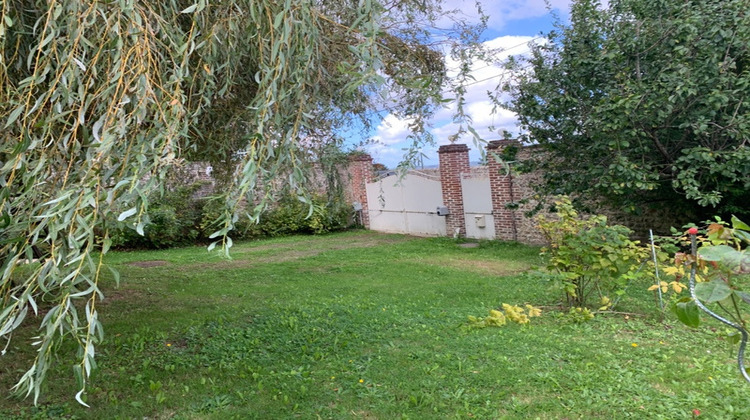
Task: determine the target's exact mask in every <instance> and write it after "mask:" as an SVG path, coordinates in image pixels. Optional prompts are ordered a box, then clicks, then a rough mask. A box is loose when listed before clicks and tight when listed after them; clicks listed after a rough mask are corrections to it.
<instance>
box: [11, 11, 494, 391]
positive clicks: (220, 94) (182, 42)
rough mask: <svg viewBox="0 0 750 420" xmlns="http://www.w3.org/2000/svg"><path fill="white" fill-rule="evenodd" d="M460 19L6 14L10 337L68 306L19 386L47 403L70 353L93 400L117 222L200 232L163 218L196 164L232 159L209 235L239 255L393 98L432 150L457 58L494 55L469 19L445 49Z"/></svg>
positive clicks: (177, 212)
mask: <svg viewBox="0 0 750 420" xmlns="http://www.w3.org/2000/svg"><path fill="white" fill-rule="evenodd" d="M445 17H446V13H445V12H443V10H442V9H441V7H440V4H439V2H437V1H426V2H425V1H422V0H403V1H399V2H398V5H397V7H391V5H390V4H389V3H387V2H383V1H379V0H363V1H360V2H358V3H357V4H356V7H352V4H351V2H348V1H343V0H341V1H310V0H288V1H277V0H237V1H205V0H196V1H190V0H179V1H174V0H169V1H166V0H157V1H147V2H140V1H136V2H133V1H103V2H102V1H98V2H89V1H83V0H69V1H55V2H49V1H42V0H6V1H3V2H0V124H2V128H3V129H2V131H0V187H1V188H0V326H1V327H0V339H3V340H10V338H11V335H12V333H13V331H14V330H15V329H17V328H18V326H19V325H21V324H22V323H23V321H24V319H25V318H26V316H27V315H29V314H40V312H39V311H38V302H37V301H40V300H41V299H44V301H45V302H50V303H51V308H50V309H49V311H47V312H46V314H45V316H43V317H41V319H40V320H39V327H40V334H39V336H38V337H37V338H35V339H33V340H29V343H34V346H35V348H36V350H38V351H37V352H36V353H35V357H34V358H33V360H32V361H30V362H28V369H27V370H26V373H23V374H21V379H20V381H19V382H18V384H17V387H16V388H15V390H16V391H18V393H19V394H21V395H25V396H28V395H32V394H33V395H34V401H35V402H36V401H38V398H39V396H40V392H41V389H42V384H43V383H44V379H45V376H46V372H47V371H48V369H49V368H50V366H51V365H53V364H54V362H55V360H56V353H57V351H58V349H60V348H63V349H66V347H64V346H63V347H60V346H58V345H57V343H58V342H59V341H60V340H63V341H70V342H72V343H74V344H75V346H76V347H77V349H78V351H77V354H78V355H79V357H78V360H79V361H78V362H77V363H76V364H75V366H74V367H73V371H74V373H75V374H76V377H77V378H78V379H79V383H78V389H79V392H78V394H77V397H78V401H79V402H81V403H83V400H82V399H81V396H82V395H83V394H84V390H85V389H86V384H87V383H88V378H89V376H90V374H91V371H92V369H93V368H94V367H95V362H94V359H95V354H97V352H96V347H97V346H98V345H99V344H100V343H101V341H102V339H103V330H102V325H101V323H100V322H99V316H98V310H97V308H99V307H100V306H99V305H97V303H98V300H99V299H100V298H101V297H102V294H101V293H100V290H99V282H100V280H101V276H102V273H104V272H106V270H103V265H102V264H103V263H102V261H103V255H105V254H106V253H107V251H108V250H109V248H110V247H111V246H112V243H113V238H112V233H110V232H109V227H111V226H112V223H110V222H111V221H112V220H113V219H116V220H117V221H118V222H122V223H126V224H128V225H129V226H131V227H132V228H133V229H134V230H135V231H136V232H137V233H138V234H139V235H148V234H147V233H146V226H147V225H148V224H149V222H153V223H152V226H151V228H150V231H151V232H152V233H153V235H151V236H152V237H151V239H148V241H149V242H150V243H151V244H152V245H154V246H166V245H167V244H168V243H172V242H174V240H177V239H179V235H180V234H185V235H186V237H191V236H193V235H194V232H193V229H192V228H190V227H188V223H187V222H185V224H184V225H183V220H182V217H183V212H182V208H181V206H180V205H169V204H163V203H154V204H155V205H154V206H153V207H154V208H151V209H149V198H154V197H155V196H154V195H153V192H154V191H156V190H158V189H160V187H162V186H163V185H164V183H165V177H166V174H167V173H168V172H169V170H170V169H171V168H172V167H173V166H175V165H176V164H177V163H178V162H180V161H181V160H180V158H181V157H186V155H189V156H188V157H189V158H192V159H201V160H210V161H215V162H218V161H223V162H227V165H224V166H222V167H221V169H222V170H223V175H224V179H225V184H224V185H223V187H222V189H221V190H219V192H218V194H219V195H220V197H219V198H218V199H217V202H219V203H221V208H219V209H218V211H217V215H218V219H220V220H219V222H218V223H217V225H216V226H215V230H214V231H213V232H211V233H210V234H209V236H210V237H211V239H213V240H215V241H216V242H214V245H221V247H222V248H223V249H224V251H225V252H228V248H229V247H230V246H231V243H232V241H231V239H230V238H229V236H228V234H229V232H231V231H233V230H234V229H236V228H237V222H238V221H239V220H240V215H241V214H243V213H244V212H243V210H245V209H244V207H243V206H244V203H246V202H250V203H254V204H255V203H258V205H257V206H254V207H252V208H251V209H249V210H250V211H249V212H248V213H250V216H251V217H253V218H257V216H258V215H259V214H260V213H261V212H262V211H263V210H264V208H265V206H266V205H267V204H268V200H269V198H270V196H271V194H269V191H270V190H272V188H273V186H274V183H278V182H279V180H280V179H281V180H282V182H284V183H285V184H287V185H289V187H290V189H291V190H293V191H294V192H295V193H297V194H298V195H302V196H304V195H305V194H304V190H305V189H306V186H307V184H308V183H307V176H308V175H309V170H308V168H309V162H310V161H311V160H314V159H315V157H316V156H315V155H316V153H315V150H317V149H321V148H326V147H327V146H329V145H330V144H332V143H334V144H336V142H337V141H338V140H340V139H337V136H336V134H335V133H337V132H339V131H338V130H339V129H341V128H343V127H346V126H352V125H355V124H356V123H357V122H361V123H363V124H364V125H365V126H367V125H369V124H370V121H371V118H370V117H371V115H372V113H371V111H372V110H375V109H382V103H383V101H385V99H384V98H388V99H387V103H388V106H389V111H390V112H392V113H394V114H398V115H409V116H410V117H411V118H413V121H414V123H412V124H410V128H412V132H411V136H410V138H411V139H412V140H413V141H414V142H415V143H416V144H420V143H421V142H422V141H425V140H429V136H427V135H426V134H425V127H424V122H425V120H426V118H427V117H428V116H429V115H430V114H431V113H432V112H434V110H435V109H439V108H440V107H441V106H443V103H444V101H443V100H442V99H443V98H442V96H441V92H442V90H443V88H444V86H445V83H444V81H445V75H446V69H445V64H444V51H453V52H455V53H457V54H458V53H460V55H459V56H460V57H461V58H462V61H464V62H468V61H470V60H471V57H472V56H473V54H472V53H471V51H472V50H474V49H476V48H475V47H472V45H474V46H476V45H479V42H478V41H477V40H476V37H472V36H471V35H472V34H475V33H476V31H477V30H479V29H481V28H473V27H470V26H469V25H464V24H461V23H460V22H458V24H457V25H456V27H455V29H456V30H455V31H448V32H441V39H442V40H444V42H442V45H437V44H434V43H432V39H431V36H430V35H431V34H432V27H433V26H434V24H435V22H438V21H441V20H442V19H443V18H445ZM462 67H464V68H469V67H470V66H468V65H465V66H462ZM219 172H221V171H219ZM158 199H159V200H160V199H161V198H158ZM149 210H152V211H149ZM324 225H325V223H323V222H321V224H320V225H318V226H317V227H316V229H319V230H321V229H325V226H324ZM162 235H164V238H165V239H164V242H160V241H161V239H160V238H162ZM36 251H38V253H39V254H41V255H38V257H40V260H41V262H40V263H39V265H38V266H35V267H34V271H33V273H31V274H29V275H25V276H16V275H15V274H14V272H15V271H16V270H17V267H18V265H19V264H18V263H19V261H21V260H24V259H31V258H32V257H33V256H34V253H35V252H36ZM18 277H21V278H20V279H17V278H18ZM12 279H16V280H13V281H12ZM11 348H14V347H11ZM74 353H75V351H74ZM24 363H27V362H26V361H25V362H24ZM13 374H14V375H15V374H16V373H15V372H14V373H13Z"/></svg>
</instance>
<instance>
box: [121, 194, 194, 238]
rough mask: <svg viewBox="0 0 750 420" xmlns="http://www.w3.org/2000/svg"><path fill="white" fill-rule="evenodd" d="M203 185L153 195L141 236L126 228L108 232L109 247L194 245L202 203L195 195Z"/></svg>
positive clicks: (122, 227)
mask: <svg viewBox="0 0 750 420" xmlns="http://www.w3.org/2000/svg"><path fill="white" fill-rule="evenodd" d="M202 185H203V183H202V182H195V183H192V184H190V185H177V186H174V187H170V186H167V190H166V191H164V193H163V194H159V193H154V197H151V198H149V202H150V203H151V204H150V206H149V211H148V215H147V217H145V218H144V224H145V226H144V228H143V232H144V234H143V235H140V234H139V233H138V232H136V231H135V229H133V228H131V227H128V226H121V227H119V228H114V229H110V233H109V234H110V236H111V238H112V246H113V247H119V248H155V249H159V248H171V247H175V246H184V245H192V244H195V243H196V241H197V240H198V239H199V235H200V230H199V223H200V220H201V218H202V200H201V199H200V198H198V197H196V196H195V193H196V191H197V190H198V189H200V188H201V186H202Z"/></svg>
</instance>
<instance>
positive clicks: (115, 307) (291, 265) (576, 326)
mask: <svg viewBox="0 0 750 420" xmlns="http://www.w3.org/2000/svg"><path fill="white" fill-rule="evenodd" d="M150 260H160V261H164V262H166V264H164V265H161V266H158V267H154V266H152V267H139V266H137V263H139V262H143V261H150ZM105 262H106V264H107V265H110V266H114V267H116V268H117V269H118V270H119V271H120V272H121V273H122V276H123V278H128V279H129V280H128V281H126V282H122V284H121V285H120V287H119V289H116V288H115V287H114V284H113V283H112V282H111V281H109V280H108V279H105V280H104V282H103V284H102V288H103V292H104V293H105V295H106V296H107V297H108V298H109V299H107V300H105V301H104V303H103V306H105V308H103V309H102V310H101V316H102V322H103V323H104V324H105V325H106V327H107V335H106V340H105V341H104V342H103V343H102V344H101V345H100V346H99V347H98V349H97V350H99V351H98V359H97V360H98V361H99V368H98V370H97V371H96V373H95V374H94V375H92V377H91V379H90V383H89V387H88V388H87V392H86V401H87V403H88V404H90V405H91V408H85V407H81V406H79V405H78V404H76V403H74V402H72V401H70V399H69V394H70V389H74V387H75V382H74V381H73V378H72V377H70V375H68V371H69V365H68V364H67V363H65V362H64V361H63V362H61V363H58V364H57V365H55V366H53V367H52V368H51V370H50V374H49V378H50V379H51V378H54V379H55V380H54V381H48V382H47V383H46V385H45V392H44V394H43V395H42V397H41V398H40V401H39V406H38V407H31V406H30V404H29V402H28V401H20V400H18V399H13V398H2V399H0V418H2V419H8V420H27V419H34V418H54V419H59V418H66V419H68V418H69V419H74V418H76V419H79V418H80V419H100V418H101V419H109V418H121V419H132V418H139V419H140V418H143V417H144V416H147V417H149V418H156V417H173V418H190V419H204V418H220V419H224V418H228V419H231V418H239V419H245V418H257V417H263V418H270V419H285V418H290V417H297V418H301V419H308V418H312V419H314V418H317V417H318V416H320V417H321V418H333V419H345V418H351V417H357V416H359V417H370V418H378V419H399V418H411V419H436V418H441V419H443V418H444V419H450V418H474V419H503V418H508V419H535V418H541V419H562V418H571V419H578V418H585V419H593V420H599V419H607V420H609V419H620V418H624V417H628V416H629V417H634V418H644V419H689V418H691V415H692V414H691V411H692V410H693V409H696V408H697V409H700V411H701V412H702V415H701V418H703V417H705V418H711V419H713V418H717V419H738V418H750V407H748V405H747V389H746V388H744V387H739V386H737V381H736V378H735V375H734V374H735V373H736V372H735V368H734V366H733V363H732V362H731V359H729V358H728V357H726V353H727V352H726V349H727V341H726V339H725V337H724V336H723V334H724V331H723V329H721V328H719V331H717V332H716V333H714V332H712V331H711V330H710V329H709V328H708V327H709V326H713V325H706V326H704V327H702V328H701V330H700V332H699V333H697V334H685V331H684V329H683V328H681V326H680V325H678V324H674V323H671V322H670V321H669V320H668V321H667V324H666V325H661V324H658V323H657V322H655V321H656V320H657V319H658V315H659V314H658V311H656V310H655V308H654V306H653V304H652V303H651V301H650V300H649V298H650V295H649V293H648V292H646V290H645V287H643V288H633V293H632V294H630V293H629V294H628V295H627V296H625V297H624V298H623V301H622V302H621V305H622V306H623V309H626V310H627V311H628V312H634V313H637V314H640V316H636V315H631V316H630V318H629V319H626V318H625V316H623V315H620V314H609V315H606V316H604V315H601V316H600V315H597V317H596V318H594V319H593V320H590V321H588V322H583V323H574V322H569V321H567V319H566V315H564V314H563V313H561V312H558V311H545V313H544V315H543V316H541V317H539V318H533V319H532V320H531V324H532V327H531V328H525V327H518V326H515V325H506V326H505V327H503V328H486V329H483V330H473V331H466V330H463V329H462V328H461V327H460V326H461V325H463V324H464V323H465V322H466V315H467V314H481V315H483V316H487V315H489V314H488V311H487V308H492V307H495V306H496V305H498V304H497V303H495V302H535V303H539V304H540V305H544V306H545V307H548V306H550V305H553V304H554V302H555V301H557V300H558V299H559V296H558V295H557V294H556V293H555V292H552V291H551V290H550V289H549V287H548V282H547V281H545V280H544V279H542V278H536V277H528V276H522V275H520V274H519V272H521V271H523V270H527V269H528V268H529V266H530V265H533V264H538V262H539V256H538V248H534V247H528V246H522V245H519V244H516V243H503V242H497V241H482V242H480V244H479V246H478V247H476V248H470V249H467V248H461V247H459V246H457V245H456V243H455V242H454V241H452V240H449V239H447V238H413V237H406V236H401V235H383V234H377V233H374V232H367V231H350V232H342V233H336V234H332V235H322V236H309V235H307V236H299V237H285V238H274V239H269V240H261V241H243V242H239V241H238V242H237V243H236V244H235V251H234V252H233V260H231V261H227V260H223V259H222V258H221V256H219V255H216V254H215V253H211V254H207V253H206V252H205V249H203V248H200V247H187V248H177V249H169V250H148V251H147V250H136V251H128V252H110V253H109V254H108V255H107V257H106V261H105ZM509 267H512V268H513V270H508V268H509ZM496 270H504V271H503V274H499V273H498V272H497V271H496ZM457 285H460V287H457ZM519 306H522V305H519ZM179 308H189V310H185V311H182V310H179ZM104 309H106V310H104ZM557 313H560V316H559V317H558V316H556V315H557ZM16 333H17V334H19V335H18V336H17V338H22V337H26V336H27V335H28V336H34V335H36V334H38V331H37V326H36V325H35V324H34V323H30V322H27V323H24V325H22V326H21V327H20V329H19V330H17V331H16ZM719 333H721V334H719ZM19 342H20V340H19ZM633 343H637V344H638V346H637V347H634V346H633ZM68 346H69V347H72V346H70V345H69V344H68ZM709 352H710V353H709ZM34 355H35V349H34V348H31V347H26V346H20V348H19V349H13V348H9V352H8V354H6V355H5V356H3V359H2V360H3V363H0V387H2V388H7V387H9V386H11V385H12V384H13V383H14V381H15V375H14V372H15V371H16V369H18V367H19V366H23V361H24V360H27V358H33V357H34ZM71 359H72V357H69V358H68V359H66V360H71ZM360 380H363V382H362V383H360ZM152 382H153V383H154V385H153V387H152V385H151V384H152ZM159 383H161V387H160V389H158V390H157V388H159ZM686 383H689V384H691V386H686V385H685V384H686ZM152 388H153V390H152ZM159 393H163V398H164V400H163V402H159V400H160V398H158V394H159ZM332 402H333V403H332ZM352 412H354V413H355V414H352ZM259 413H260V414H259Z"/></svg>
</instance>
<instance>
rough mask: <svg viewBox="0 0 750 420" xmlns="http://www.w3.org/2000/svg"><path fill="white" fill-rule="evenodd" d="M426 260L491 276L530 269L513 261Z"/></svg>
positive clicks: (506, 274)
mask: <svg viewBox="0 0 750 420" xmlns="http://www.w3.org/2000/svg"><path fill="white" fill-rule="evenodd" d="M425 260H426V262H428V263H430V264H434V265H440V266H443V267H449V268H456V269H459V270H464V271H470V272H472V273H479V274H486V275H490V276H508V275H511V274H516V273H521V272H523V271H526V270H528V269H529V265H528V264H522V263H517V262H513V261H492V260H490V261H488V260H473V259H463V258H437V257H434V258H426V259H425Z"/></svg>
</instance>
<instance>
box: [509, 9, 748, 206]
mask: <svg viewBox="0 0 750 420" xmlns="http://www.w3.org/2000/svg"><path fill="white" fill-rule="evenodd" d="M746 9H747V2H746V1H745V0H728V1H721V2H716V1H713V0H692V1H689V2H687V3H685V2H675V1H652V0H613V1H609V2H608V6H606V7H604V6H602V5H601V3H600V2H599V1H598V0H577V1H574V2H573V3H572V7H571V17H570V24H569V25H563V24H559V28H558V30H556V31H553V32H552V33H550V34H549V42H546V43H543V44H537V45H535V46H533V47H532V53H531V56H530V58H528V59H524V58H521V59H516V60H512V61H511V62H510V63H509V67H510V68H511V69H512V70H514V71H513V72H512V73H511V74H512V76H511V79H510V80H508V81H507V83H504V84H503V85H502V86H501V90H503V91H504V92H507V93H509V94H510V96H511V99H510V101H509V102H508V103H506V104H505V106H506V107H507V108H509V109H510V110H512V111H514V112H516V113H517V114H518V115H519V118H520V122H521V126H522V127H523V129H524V130H525V131H526V132H527V133H528V140H529V141H530V142H532V143H535V144H539V145H540V146H541V148H542V150H544V151H545V153H541V154H540V155H539V156H538V160H537V162H536V165H535V166H536V167H537V168H538V169H539V170H540V173H542V174H543V182H541V183H540V185H539V187H540V188H542V189H543V190H544V191H545V192H553V193H555V194H561V193H563V194H571V195H572V194H575V195H584V196H586V197H588V198H595V199H606V200H607V201H608V202H609V203H610V204H613V205H614V206H615V207H619V208H623V209H625V210H628V211H632V212H638V211H640V210H641V209H642V208H644V207H645V206H653V205H660V206H661V207H667V208H670V209H674V210H677V211H684V210H690V212H693V213H697V214H703V215H708V214H717V213H718V214H722V215H729V214H731V213H735V214H737V215H738V216H743V215H747V214H748V207H747V206H746V203H747V202H748V201H750V177H748V173H750V148H748V147H747V142H748V139H750V102H748V101H747V100H746V93H747V92H748V90H749V89H750V19H748V18H747V14H746V13H745V10H746ZM688 217H689V216H688Z"/></svg>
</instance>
